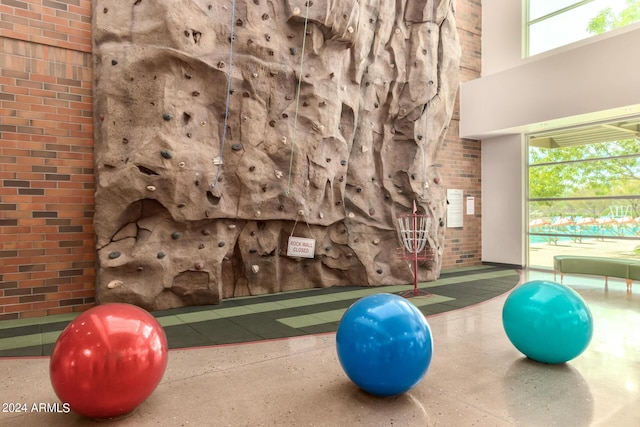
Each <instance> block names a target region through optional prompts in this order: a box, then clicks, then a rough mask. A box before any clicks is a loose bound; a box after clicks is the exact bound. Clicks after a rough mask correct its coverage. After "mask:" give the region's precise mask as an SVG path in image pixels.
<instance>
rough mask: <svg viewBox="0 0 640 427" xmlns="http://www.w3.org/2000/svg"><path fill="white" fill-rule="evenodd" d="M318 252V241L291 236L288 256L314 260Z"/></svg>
mask: <svg viewBox="0 0 640 427" xmlns="http://www.w3.org/2000/svg"><path fill="white" fill-rule="evenodd" d="M315 250H316V241H315V240H314V239H307V238H305V237H294V236H289V244H288V245H287V256H292V257H301V258H313V256H314V254H315Z"/></svg>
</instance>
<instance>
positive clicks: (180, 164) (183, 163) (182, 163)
mask: <svg viewBox="0 0 640 427" xmlns="http://www.w3.org/2000/svg"><path fill="white" fill-rule="evenodd" d="M186 165H187V164H186V163H185V162H180V163H178V166H180V167H181V168H183V167H185V166H186Z"/></svg>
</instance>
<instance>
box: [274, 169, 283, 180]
mask: <svg viewBox="0 0 640 427" xmlns="http://www.w3.org/2000/svg"><path fill="white" fill-rule="evenodd" d="M275 174H276V178H278V179H281V178H282V177H283V176H284V173H282V171H275Z"/></svg>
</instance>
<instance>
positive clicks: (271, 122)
mask: <svg viewBox="0 0 640 427" xmlns="http://www.w3.org/2000/svg"><path fill="white" fill-rule="evenodd" d="M269 126H271V127H272V128H273V127H276V121H275V120H270V121H269Z"/></svg>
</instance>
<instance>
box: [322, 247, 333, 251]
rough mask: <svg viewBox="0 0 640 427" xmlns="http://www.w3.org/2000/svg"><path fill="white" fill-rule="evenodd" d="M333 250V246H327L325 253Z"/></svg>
mask: <svg viewBox="0 0 640 427" xmlns="http://www.w3.org/2000/svg"><path fill="white" fill-rule="evenodd" d="M331 249H333V248H332V247H331V246H327V247H325V248H324V250H325V251H330V250H331Z"/></svg>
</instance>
